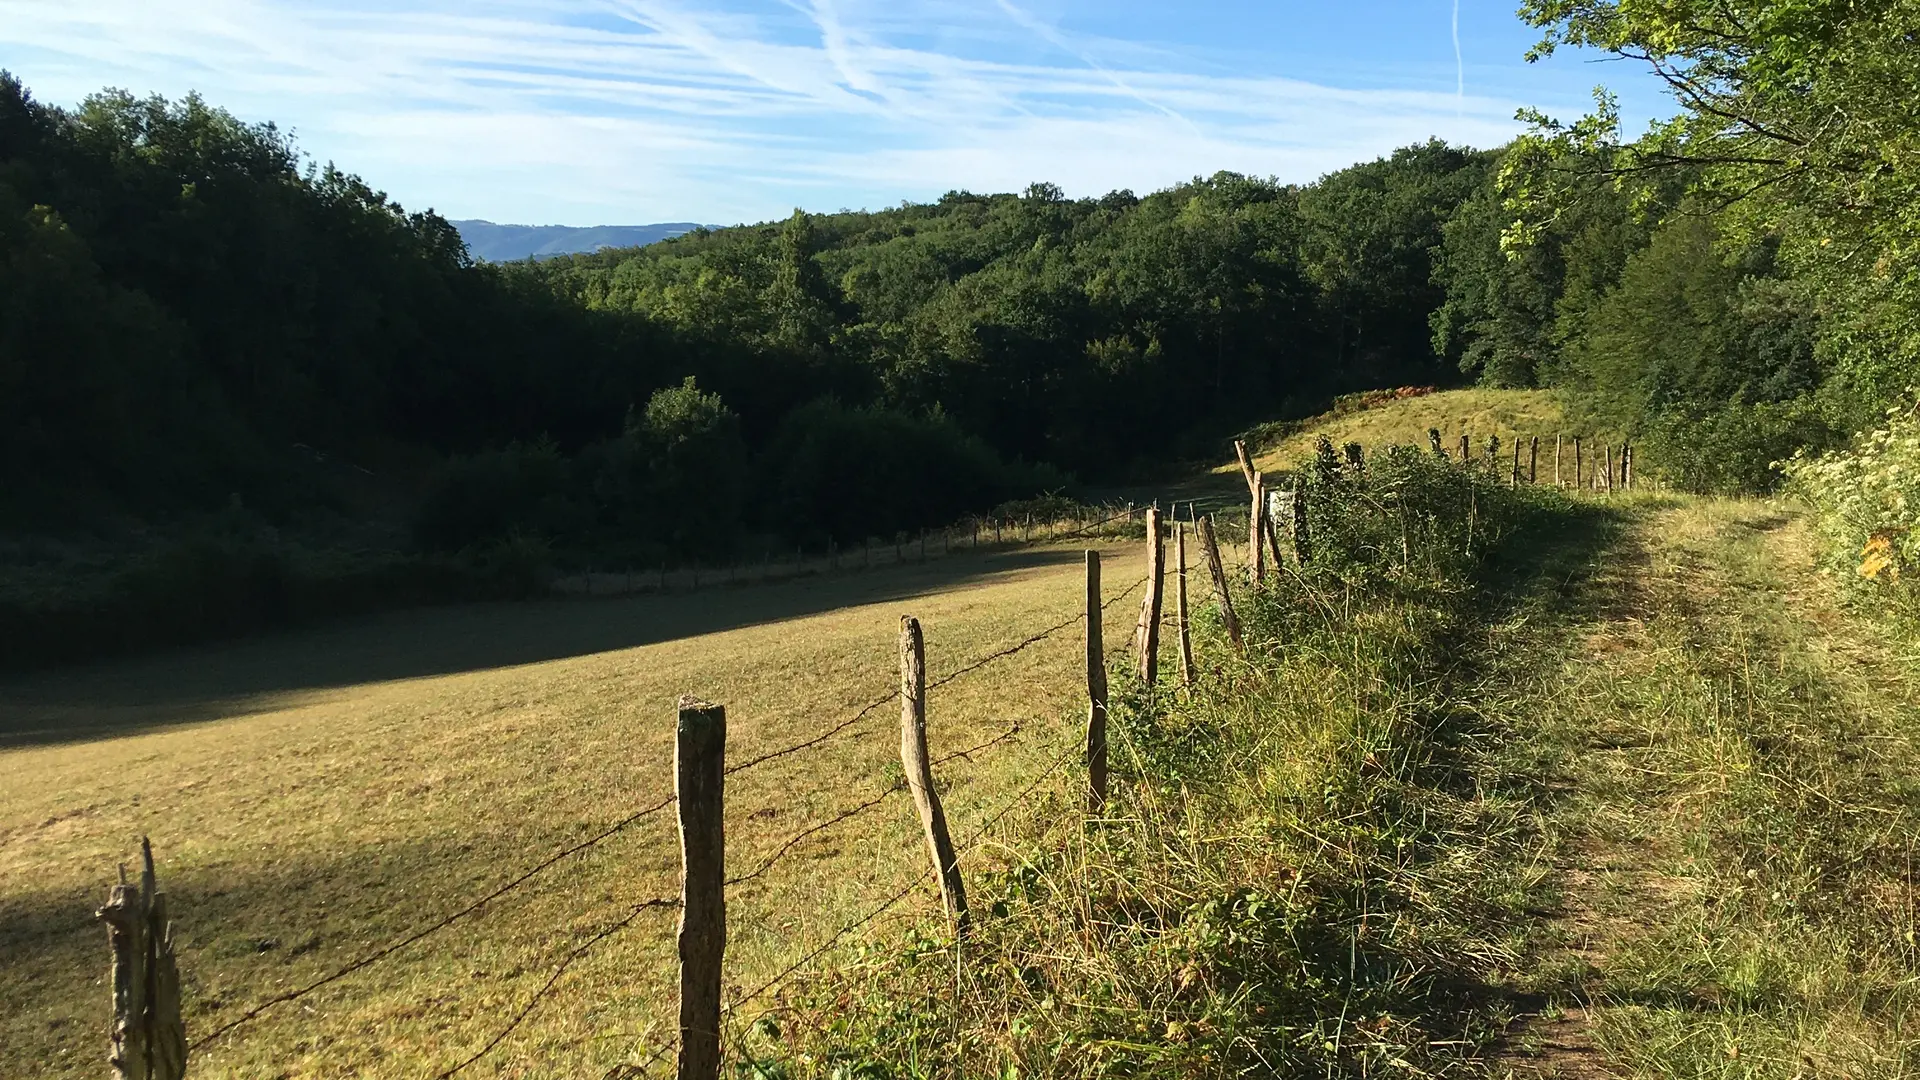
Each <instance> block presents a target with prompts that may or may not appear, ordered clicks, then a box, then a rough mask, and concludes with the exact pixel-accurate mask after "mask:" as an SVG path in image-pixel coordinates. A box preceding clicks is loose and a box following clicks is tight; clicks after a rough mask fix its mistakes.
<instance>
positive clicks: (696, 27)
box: [0, 0, 1516, 224]
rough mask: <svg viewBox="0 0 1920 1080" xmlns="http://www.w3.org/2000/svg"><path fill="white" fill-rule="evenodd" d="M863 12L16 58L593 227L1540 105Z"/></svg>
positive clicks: (325, 34) (150, 12)
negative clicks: (1245, 68)
mask: <svg viewBox="0 0 1920 1080" xmlns="http://www.w3.org/2000/svg"><path fill="white" fill-rule="evenodd" d="M864 2H865V3H866V4H870V5H872V6H863V0H718V2H715V0H708V2H704V3H700V4H698V5H697V6H696V4H695V3H694V0H545V2H542V0H470V2H465V3H456V2H455V0H409V4H410V6H409V7H408V8H407V9H406V10H404V11H395V10H394V9H393V8H392V7H389V6H386V5H384V4H381V3H379V2H377V0H88V2H87V3H68V4H50V3H46V2H44V0H0V55H4V56H5V57H6V60H5V61H0V62H3V63H5V65H6V66H9V67H12V68H13V69H14V70H15V71H16V72H17V73H18V74H20V75H21V76H22V77H23V78H24V79H26V81H27V82H28V84H29V85H30V86H32V87H33V88H34V89H35V91H36V92H37V93H38V94H39V95H40V96H41V97H42V98H44V99H47V100H52V101H71V100H75V99H77V98H78V97H80V96H82V95H83V94H85V93H87V92H90V91H91V90H94V89H97V88H99V87H100V86H103V85H119V86H124V87H126V88H128V89H131V90H134V91H136V92H147V91H158V92H163V93H168V94H180V93H183V92H185V91H187V90H190V89H198V90H200V91H202V92H203V93H204V94H205V95H206V96H207V97H208V98H209V99H210V100H212V101H214V102H216V103H219V104H224V105H227V106H228V107H230V108H233V109H234V110H235V111H236V112H239V113H240V114H241V115H243V116H246V117H248V118H252V119H275V120H279V121H282V122H283V123H285V124H287V125H288V126H291V127H294V128H295V129H296V130H297V131H298V132H299V135H300V138H301V142H302V145H303V146H304V147H305V148H306V149H307V150H308V151H309V152H311V153H313V154H314V155H315V156H316V157H320V158H323V159H334V160H338V161H339V162H340V163H341V164H342V165H343V166H346V167H349V168H352V169H353V170H355V171H358V172H361V173H363V174H365V175H366V176H367V177H368V178H369V179H370V180H371V181H373V182H375V183H376V184H379V185H382V186H384V187H386V188H387V189H388V190H390V191H393V192H394V193H395V194H396V195H397V196H398V197H400V198H401V199H402V200H403V201H405V202H407V203H408V204H409V205H434V206H437V207H438V208H440V209H441V210H442V211H444V212H447V213H450V214H454V215H456V216H486V217H493V218H496V219H510V220H522V221H564V222H573V223H582V224H585V223H594V222H606V221H643V220H682V219H688V218H694V219H700V220H709V221H721V222H727V221H738V220H757V219H761V218H767V217H773V216H778V215H780V214H783V213H784V212H785V211H786V210H787V209H790V208H791V207H792V206H794V205H796V204H797V205H804V206H808V207H810V208H816V209H833V208H836V207H838V206H842V205H849V206H860V205H883V204H890V203H894V202H897V201H899V200H900V199H902V198H928V197H931V196H934V195H938V194H939V193H940V192H942V191H945V190H948V189H950V188H957V187H966V188H972V189H974V190H1005V189H1009V188H1017V187H1020V186H1024V185H1025V184H1026V183H1029V182H1031V181H1034V180H1042V179H1049V180H1053V181H1055V182H1057V183H1060V184H1061V185H1062V186H1063V187H1065V188H1066V189H1067V190H1068V191H1069V192H1070V193H1074V194H1094V193H1098V192H1102V191H1105V190H1108V189H1111V188H1116V187H1131V188H1134V189H1136V190H1142V191H1145V190H1150V189H1152V188H1155V187H1159V186H1164V185H1165V184H1168V183H1172V182H1176V181H1178V180H1181V179H1184V178H1186V177H1189V176H1193V175H1196V174H1206V173H1210V172H1213V171H1216V170H1219V169H1232V170H1235V171H1240V172H1248V173H1255V174H1261V175H1267V174H1274V175H1279V176H1281V177H1283V178H1286V179H1310V178H1311V177H1313V176H1315V175H1317V174H1319V173H1321V172H1324V171H1326V170H1328V169H1331V168H1336V167H1338V166H1340V165H1344V164H1347V163H1349V162H1351V161H1354V160H1356V159H1360V158H1366V157H1372V156H1375V155H1377V154H1381V153H1384V152H1387V151H1388V150H1390V149H1391V148H1392V147H1394V146H1396V145H1400V144H1403V143H1406V142H1409V141H1414V140H1418V139H1424V138H1427V137H1429V136H1433V135H1439V136H1442V137H1445V138H1449V139H1452V140H1455V141H1461V142H1471V143H1476V144H1481V145H1489V144H1493V143H1496V142H1499V141H1501V140H1503V139H1505V138H1507V137H1508V136H1509V135H1511V134H1512V132H1513V130H1514V124H1513V121H1512V120H1511V117H1512V115H1513V110H1514V106H1515V104H1516V102H1514V101H1511V100H1502V99H1498V98H1491V97H1475V96H1469V95H1468V94H1467V93H1466V88H1465V74H1464V65H1463V64H1461V63H1460V62H1459V53H1458V51H1457V41H1458V38H1457V29H1456V57H1455V59H1456V65H1457V68H1458V82H1457V85H1456V87H1455V88H1454V89H1455V92H1454V93H1453V94H1448V93H1446V92H1445V91H1444V89H1441V88H1440V87H1432V86H1428V87H1426V88H1424V89H1420V88H1406V87H1398V88H1396V87H1389V86H1374V87H1351V86H1349V87H1335V86H1328V85H1322V84H1316V83H1313V82H1308V81H1302V80H1297V79H1288V78H1282V77H1276V76H1271V75H1262V74H1247V73H1242V74H1236V73H1231V72H1226V73H1223V72H1222V71H1221V70H1220V68H1219V65H1217V64H1210V63H1198V62H1195V63H1191V64H1184V65H1183V64H1181V63H1180V62H1179V59H1180V54H1179V51H1178V50H1176V49H1160V50H1154V49H1150V48H1147V47H1144V46H1143V43H1140V42H1124V43H1121V42H1103V41H1101V40H1099V39H1089V38H1085V37H1076V36H1070V35H1068V34H1066V33H1065V32H1063V31H1062V30H1060V29H1059V28H1057V27H1056V26H1055V25H1052V24H1049V23H1047V22H1045V21H1043V20H1041V19H1040V18H1038V17H1036V16H1035V15H1033V14H1031V13H1029V12H1028V11H1026V10H1025V9H1024V8H1022V7H1019V6H1016V5H1015V4H1014V3H1012V2H1010V0H995V4H993V5H984V4H973V5H963V4H959V3H956V2H954V0H897V2H891V3H887V4H885V5H884V6H882V5H879V4H877V3H875V2H874V0H864ZM1456 26H1457V24H1456ZM936 31H937V32H936ZM1146 44H1148V45H1150V44H1151V43H1146ZM1103 55H1105V56H1112V55H1125V56H1128V57H1129V60H1128V61H1127V62H1125V63H1120V62H1113V61H1106V62H1103V61H1102V60H1101V59H1099V57H1101V56H1103ZM1149 58H1151V59H1149Z"/></svg>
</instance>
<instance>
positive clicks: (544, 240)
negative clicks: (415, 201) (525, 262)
mask: <svg viewBox="0 0 1920 1080" xmlns="http://www.w3.org/2000/svg"><path fill="white" fill-rule="evenodd" d="M453 227H454V228H456V229H459V230H460V237H461V239H463V240H465V241H466V242H467V250H469V251H471V252H473V255H474V257H475V258H477V259H485V260H487V261H488V262H515V261H518V260H520V259H524V258H527V257H529V256H531V257H533V258H536V259H544V258H549V257H551V256H554V255H572V254H575V253H578V252H593V251H599V250H600V249H601V248H609V247H613V248H621V247H641V246H643V245H646V244H651V243H653V242H655V241H657V240H666V239H669V238H671V237H675V236H679V235H680V234H682V233H689V232H692V231H693V230H695V229H697V228H699V227H700V226H699V225H697V224H695V223H693V222H691V221H664V222H660V223H658V224H655V225H592V226H587V227H575V226H572V225H495V224H494V223H493V222H491V221H456V222H454V223H453Z"/></svg>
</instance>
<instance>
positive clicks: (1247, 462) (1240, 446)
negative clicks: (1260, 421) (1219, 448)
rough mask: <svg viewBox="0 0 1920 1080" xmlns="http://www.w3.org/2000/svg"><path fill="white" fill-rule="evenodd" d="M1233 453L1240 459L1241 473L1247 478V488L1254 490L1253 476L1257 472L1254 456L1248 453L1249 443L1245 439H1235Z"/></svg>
mask: <svg viewBox="0 0 1920 1080" xmlns="http://www.w3.org/2000/svg"><path fill="white" fill-rule="evenodd" d="M1233 454H1234V456H1235V457H1237V458H1239V459H1240V475H1241V476H1243V477H1245V478H1246V481H1247V490H1248V491H1252V490H1253V478H1254V476H1255V475H1256V474H1255V472H1254V469H1253V458H1251V457H1249V456H1248V455H1247V443H1246V440H1245V439H1235V440H1233Z"/></svg>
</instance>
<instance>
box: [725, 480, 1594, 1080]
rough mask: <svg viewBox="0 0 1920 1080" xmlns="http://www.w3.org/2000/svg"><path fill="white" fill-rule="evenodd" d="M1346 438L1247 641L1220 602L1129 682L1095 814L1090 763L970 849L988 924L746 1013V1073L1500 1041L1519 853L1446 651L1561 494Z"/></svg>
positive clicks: (889, 955) (1437, 1067) (1431, 1061)
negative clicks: (1357, 463)
mask: <svg viewBox="0 0 1920 1080" xmlns="http://www.w3.org/2000/svg"><path fill="white" fill-rule="evenodd" d="M1326 450H1327V451H1328V453H1324V454H1323V455H1322V459H1321V461H1322V464H1321V465H1320V466H1318V467H1316V468H1313V469H1310V470H1309V473H1308V474H1307V475H1306V476H1305V477H1303V478H1302V482H1303V484H1304V486H1305V488H1306V490H1307V491H1308V493H1309V498H1310V499H1311V500H1312V506H1313V507H1314V508H1315V509H1314V512H1313V513H1312V515H1311V526H1312V537H1313V540H1314V549H1313V557H1312V559H1311V560H1310V561H1309V562H1308V563H1307V564H1306V565H1304V566H1301V567H1298V568H1297V569H1294V568H1289V569H1286V570H1283V571H1282V572H1280V573H1279V574H1277V575H1276V576H1275V577H1274V578H1272V579H1271V580H1270V582H1269V583H1268V585H1267V586H1265V587H1264V588H1261V589H1258V590H1253V591H1250V592H1247V593H1244V594H1243V595H1241V596H1239V597H1237V598H1236V601H1237V603H1239V604H1240V606H1241V608H1242V612H1243V617H1244V620H1245V623H1246V641H1247V652H1246V655H1245V656H1244V658H1243V657H1240V656H1237V655H1235V654H1234V652H1233V650H1232V649H1231V646H1230V645H1229V644H1228V642H1227V641H1226V639H1225V635H1224V634H1223V632H1222V631H1221V628H1220V626H1219V624H1218V620H1217V613H1216V612H1215V611H1213V610H1212V609H1211V608H1209V609H1207V610H1206V611H1204V612H1203V613H1202V616H1201V618H1200V619H1199V626H1198V628H1197V632H1198V635H1199V636H1198V642H1197V645H1198V651H1199V654H1200V656H1201V657H1202V659H1201V662H1200V667H1201V669H1202V670H1201V672H1200V676H1199V678H1198V680H1197V681H1196V682H1195V684H1194V685H1193V686H1191V687H1181V686H1178V685H1169V684H1168V683H1167V682H1163V683H1162V685H1161V686H1159V687H1157V688H1152V689H1149V688H1145V687H1143V686H1141V685H1139V684H1138V683H1137V682H1131V681H1129V682H1118V683H1116V685H1119V686H1122V687H1124V690H1123V691H1122V692H1121V693H1120V694H1119V695H1118V697H1117V698H1116V700H1115V702H1114V705H1113V710H1112V716H1113V721H1114V732H1113V761H1114V766H1115V787H1114V791H1113V794H1112V797H1111V799H1110V802H1109V805H1108V807H1107V810H1106V812H1105V814H1104V815H1103V816H1102V817H1100V818H1099V819H1098V820H1094V821H1086V820H1085V818H1084V810H1083V805H1082V798H1081V796H1080V795H1079V794H1078V792H1079V788H1078V786H1077V785H1076V784H1072V783H1069V784H1067V785H1065V786H1064V787H1063V788H1062V789H1061V790H1057V791H1055V792H1053V793H1052V794H1050V795H1048V796H1046V797H1045V798H1044V799H1041V800H1039V801H1036V802H1034V803H1033V804H1031V805H1030V806H1028V807H1027V808H1026V809H1025V811H1024V812H1023V813H1021V814H1020V815H1019V816H1018V817H1017V818H1016V819H1014V823H1013V824H1012V826H1011V827H1010V828H1008V829H1005V830H1002V831H1001V832H1000V833H998V834H996V835H995V836H993V837H992V838H991V839H990V842H989V843H987V844H985V845H983V846H982V847H981V848H980V849H979V850H977V851H975V852H973V853H971V856H970V857H971V858H972V860H973V861H972V865H970V866H968V867H966V869H968V870H969V871H970V872H971V873H973V874H974V875H975V884H974V885H973V890H974V892H973V895H974V907H975V910H976V922H975V928H974V932H973V934H972V936H971V937H970V938H968V939H967V940H966V941H964V942H961V943H959V944H958V945H956V944H955V943H954V942H953V941H952V940H951V939H950V938H949V937H948V936H947V935H946V933H945V932H944V930H943V929H941V928H940V927H938V926H929V925H925V924H916V925H914V926H912V927H910V928H908V929H907V930H906V931H905V932H904V936H886V935H882V936H878V937H876V938H875V939H874V940H872V941H870V942H869V943H868V944H867V945H866V946H864V947H863V948H862V950H860V952H859V954H858V956H857V958H856V959H854V960H852V961H851V962H849V963H846V964H844V965H842V966H840V967H838V968H836V969H834V970H833V971H831V972H827V973H824V974H822V975H820V976H818V977H817V978H815V979H814V980H812V981H810V982H808V983H805V984H803V985H801V986H799V987H797V988H796V989H795V990H794V991H793V992H791V993H790V994H788V996H787V997H786V998H785V999H783V1000H782V1001H781V1002H780V1003H779V1005H778V1007H776V1008H774V1009H772V1010H770V1011H768V1012H767V1013H765V1014H764V1015H763V1016H761V1017H760V1019H759V1020H758V1021H757V1022H755V1023H754V1024H753V1025H752V1026H751V1028H750V1029H747V1030H744V1031H741V1032H740V1033H739V1038H738V1039H737V1040H736V1046H737V1048H738V1050H739V1052H740V1054H741V1055H742V1058H743V1068H745V1069H747V1070H748V1071H749V1072H750V1073H753V1074H756V1075H764V1076H835V1077H840V1076H847V1077H852V1076H873V1077H879V1076H960V1075H966V1076H988V1075H991V1076H1004V1077H1014V1076H1061V1077H1065V1076H1093V1075H1100V1076H1149V1075H1151V1076H1230V1075H1242V1074H1267V1073H1280V1074H1285V1075H1295V1074H1306V1073H1313V1074H1320V1073H1323V1072H1329V1071H1331V1072H1342V1073H1351V1074H1355V1075H1369V1076H1390V1075H1408V1076H1416V1075H1434V1074H1444V1073H1447V1072H1449V1071H1451V1070H1453V1069H1455V1068H1456V1067H1461V1066H1465V1063H1467V1062H1468V1061H1469V1060H1470V1058H1471V1057H1472V1055H1473V1054H1474V1052H1475V1050H1476V1049H1477V1048H1479V1047H1480V1046H1482V1045H1483V1044H1484V1043H1485V1042H1486V1041H1487V1040H1489V1039H1490V1038H1492V1037H1493V1036H1494V1034H1495V1033H1496V1032H1497V1031H1498V1030H1499V1028H1500V1026H1501V1022H1502V1020H1503V1018H1504V1017H1503V1015H1502V1007H1501V1006H1500V1005H1499V1003H1498V1001H1499V999H1498V996H1497V995H1491V994H1487V993H1484V992H1482V989H1476V988H1484V986H1485V981H1486V980H1487V979H1488V978H1490V977H1493V976H1494V974H1495V972H1496V971H1497V969H1498V968H1499V967H1500V966H1501V965H1502V964H1503V963H1505V962H1506V961H1508V960H1509V959H1510V958H1511V957H1512V956H1513V955H1514V951H1515V948H1516V945H1515V943H1514V942H1513V941H1512V940H1509V937H1508V934H1509V931H1508V930H1507V929H1506V928H1507V927H1509V926H1511V925H1513V924H1514V915H1515V913H1516V911H1517V908H1518V907H1519V905H1520V903H1521V899H1522V898H1523V897H1524V895H1525V894H1526V892H1527V884H1526V881H1525V880H1524V875H1525V874H1526V873H1527V871H1526V869H1525V862H1524V860H1520V859H1515V858H1512V857H1511V855H1512V854H1513V852H1514V850H1515V849H1516V845H1517V844H1518V843H1520V839H1519V835H1518V832H1517V830H1516V820H1515V818H1514V816H1513V815H1512V813H1510V812H1509V811H1507V810H1505V809H1502V808H1500V807H1498V806H1495V805H1493V804H1489V803H1487V802H1484V801H1482V800H1481V799H1480V798H1479V797H1478V796H1477V794H1476V790H1475V786H1474V784H1473V783H1472V781H1471V777H1470V769H1469V768H1468V766H1467V764H1466V762H1465V755H1466V754H1467V753H1468V751H1466V750H1464V749H1463V747H1462V744H1463V741H1464V740H1467V739H1468V737H1469V736H1470V732H1469V731H1467V730H1464V729H1462V728H1461V727H1460V723H1459V716H1458V715H1457V714H1456V712H1455V711H1454V710H1453V709H1452V708H1451V707H1450V706H1449V705H1448V695H1447V682H1448V677H1447V669H1448V666H1449V664H1450V662H1451V659H1452V655H1453V649H1454V643H1455V642H1456V641H1458V640H1459V635H1460V632H1461V630H1462V628H1463V626H1465V625H1466V624H1468V623H1470V622H1471V621H1472V620H1474V619H1475V618H1476V617H1477V615H1476V607H1477V604H1476V597H1477V596H1478V588H1477V582H1478V579H1479V575H1480V574H1481V573H1482V572H1483V570H1484V568H1485V567H1486V566H1487V558H1488V555H1489V553H1490V552H1493V551H1496V550H1497V549H1498V548H1499V547H1500V545H1501V543H1502V542H1503V540H1504V539H1505V538H1506V537H1507V536H1508V535H1510V534H1511V532H1512V531H1513V530H1514V528H1515V527H1516V526H1517V525H1518V524H1519V523H1520V522H1521V521H1522V520H1523V519H1524V517H1525V516H1526V514H1527V511H1528V507H1529V506H1530V505H1532V504H1533V500H1534V499H1536V498H1539V499H1547V498H1556V497H1557V496H1549V495H1540V496H1534V495H1531V494H1521V493H1513V492H1509V491H1507V490H1506V489H1505V488H1504V486H1502V485H1500V484H1498V483H1495V482H1493V480H1492V477H1491V475H1490V474H1488V473H1483V472H1480V471H1479V470H1472V469H1461V468H1459V467H1457V466H1454V465H1449V464H1446V463H1445V462H1443V461H1440V460H1437V459H1435V458H1434V457H1433V456H1431V455H1429V454H1427V453H1425V452H1424V451H1413V450H1410V449H1400V450H1395V451H1393V452H1391V453H1389V454H1386V455H1381V456H1379V457H1378V458H1376V460H1375V462H1374V463H1373V464H1372V465H1371V466H1370V468H1369V470H1368V471H1367V473H1366V475H1364V476H1355V475H1353V474H1351V473H1348V472H1344V471H1342V470H1340V469H1337V468H1333V467H1331V462H1330V461H1329V460H1328V458H1329V457H1330V447H1329V448H1326ZM1114 677H1115V678H1116V680H1118V679H1121V678H1123V677H1124V676H1123V674H1122V673H1121V672H1120V671H1119V670H1118V669H1116V671H1115V673H1114ZM1172 681H1176V682H1177V680H1172ZM1468 1067H1470V1066H1468Z"/></svg>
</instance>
